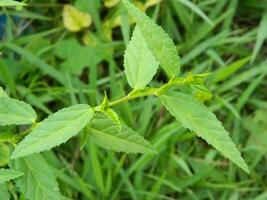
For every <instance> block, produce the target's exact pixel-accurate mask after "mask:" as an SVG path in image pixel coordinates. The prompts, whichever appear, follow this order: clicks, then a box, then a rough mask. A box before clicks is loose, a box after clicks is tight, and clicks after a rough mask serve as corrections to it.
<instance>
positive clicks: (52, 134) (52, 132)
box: [11, 104, 94, 159]
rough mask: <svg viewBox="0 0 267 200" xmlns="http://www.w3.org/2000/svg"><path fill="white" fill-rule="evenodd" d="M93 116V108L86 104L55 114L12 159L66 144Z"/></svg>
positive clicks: (29, 136) (19, 147) (31, 136)
mask: <svg viewBox="0 0 267 200" xmlns="http://www.w3.org/2000/svg"><path fill="white" fill-rule="evenodd" d="M93 115H94V112H93V111H92V109H91V107H90V106H89V105H86V104H78V105H75V106H71V107H68V108H64V109H62V110H60V111H58V112H56V113H54V114H53V115H51V116H49V117H48V118H47V119H45V120H44V121H43V122H42V123H41V125H40V126H38V127H37V128H36V129H34V130H33V132H32V133H30V134H29V135H27V136H26V137H25V139H24V140H23V141H22V142H20V143H19V145H18V146H17V147H16V149H15V151H14V152H13V153H12V155H11V158H12V159H14V158H19V157H22V156H26V155H30V154H32V153H38V152H41V151H45V150H49V149H51V148H53V147H55V146H57V145H60V144H62V143H64V142H66V141H67V140H68V139H70V138H71V137H72V136H74V135H76V134H77V133H78V132H79V131H81V130H82V129H83V128H84V127H85V125H86V124H88V123H89V122H90V120H91V118H92V117H93Z"/></svg>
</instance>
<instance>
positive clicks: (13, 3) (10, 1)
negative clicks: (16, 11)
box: [0, 0, 26, 7]
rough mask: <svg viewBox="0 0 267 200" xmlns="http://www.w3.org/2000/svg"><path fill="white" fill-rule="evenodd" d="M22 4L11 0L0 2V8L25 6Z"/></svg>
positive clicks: (1, 0)
mask: <svg viewBox="0 0 267 200" xmlns="http://www.w3.org/2000/svg"><path fill="white" fill-rule="evenodd" d="M25 5H26V4H25V3H23V2H18V1H13V0H0V7H2V6H25Z"/></svg>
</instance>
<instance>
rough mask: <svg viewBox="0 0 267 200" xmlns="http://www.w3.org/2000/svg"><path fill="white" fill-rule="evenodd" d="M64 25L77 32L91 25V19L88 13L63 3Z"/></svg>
mask: <svg viewBox="0 0 267 200" xmlns="http://www.w3.org/2000/svg"><path fill="white" fill-rule="evenodd" d="M63 23H64V26H65V27H66V28H67V29H68V30H69V31H72V32H78V31H80V30H82V29H83V28H87V27H89V26H90V25H91V23H92V19H91V16H90V15H89V14H88V13H84V12H81V11H79V10H77V9H76V8H75V7H73V6H70V5H65V6H64V10H63Z"/></svg>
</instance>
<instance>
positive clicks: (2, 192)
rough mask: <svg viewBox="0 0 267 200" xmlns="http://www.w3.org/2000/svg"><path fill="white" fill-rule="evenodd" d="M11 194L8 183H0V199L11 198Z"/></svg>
mask: <svg viewBox="0 0 267 200" xmlns="http://www.w3.org/2000/svg"><path fill="white" fill-rule="evenodd" d="M9 199H10V195H9V192H8V189H7V184H0V200H9Z"/></svg>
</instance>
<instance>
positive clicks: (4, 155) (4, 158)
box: [0, 133, 10, 167]
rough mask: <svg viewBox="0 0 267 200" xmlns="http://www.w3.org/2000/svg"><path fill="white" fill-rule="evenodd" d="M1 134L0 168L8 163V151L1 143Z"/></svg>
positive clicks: (6, 146) (5, 145)
mask: <svg viewBox="0 0 267 200" xmlns="http://www.w3.org/2000/svg"><path fill="white" fill-rule="evenodd" d="M2 135H3V133H1V134H0V167H2V166H5V165H7V164H8V162H9V155H10V150H9V147H8V145H7V144H5V143H1V136H2Z"/></svg>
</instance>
